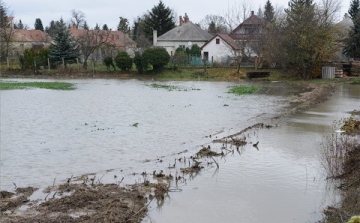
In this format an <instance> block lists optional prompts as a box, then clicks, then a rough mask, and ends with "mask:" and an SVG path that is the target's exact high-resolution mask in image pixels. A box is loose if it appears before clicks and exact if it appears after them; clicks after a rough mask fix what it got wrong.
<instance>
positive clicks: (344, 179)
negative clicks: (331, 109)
mask: <svg viewBox="0 0 360 223" xmlns="http://www.w3.org/2000/svg"><path fill="white" fill-rule="evenodd" d="M341 129H342V131H343V133H342V135H341V136H337V137H336V138H331V140H330V143H333V142H335V143H334V144H335V148H334V149H332V151H333V150H335V151H337V152H336V153H333V152H331V150H330V151H329V150H326V151H325V154H324V155H325V160H326V161H327V162H326V167H327V175H328V181H329V183H331V184H333V185H332V186H333V187H335V188H336V189H337V190H339V192H340V194H341V200H340V202H339V203H337V204H334V205H333V206H329V207H327V208H326V209H325V210H324V212H323V213H324V219H323V220H322V221H321V222H320V223H330V222H347V221H349V220H350V218H352V217H353V216H356V215H359V213H360V202H359V201H360V120H356V119H355V118H354V116H351V117H350V118H348V119H346V120H343V126H342V128H341ZM330 143H329V144H330ZM349 222H350V221H349ZM354 222H356V221H354Z"/></svg>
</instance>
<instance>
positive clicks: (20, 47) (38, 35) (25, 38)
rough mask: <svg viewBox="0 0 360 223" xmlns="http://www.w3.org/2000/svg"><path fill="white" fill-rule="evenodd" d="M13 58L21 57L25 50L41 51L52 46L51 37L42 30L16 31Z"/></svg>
mask: <svg viewBox="0 0 360 223" xmlns="http://www.w3.org/2000/svg"><path fill="white" fill-rule="evenodd" d="M13 39H14V41H13V42H12V43H13V44H14V48H15V50H14V52H13V54H14V55H13V56H19V55H21V54H23V53H24V50H25V49H31V48H32V49H41V48H46V47H49V46H50V42H51V37H50V36H49V35H48V34H46V33H45V32H43V31H41V30H26V29H14V38H13Z"/></svg>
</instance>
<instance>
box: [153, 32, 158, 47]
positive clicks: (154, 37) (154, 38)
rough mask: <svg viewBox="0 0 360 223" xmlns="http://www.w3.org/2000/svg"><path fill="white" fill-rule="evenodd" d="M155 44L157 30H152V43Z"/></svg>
mask: <svg viewBox="0 0 360 223" xmlns="http://www.w3.org/2000/svg"><path fill="white" fill-rule="evenodd" d="M156 44H157V31H156V30H154V31H153V45H154V46H156Z"/></svg>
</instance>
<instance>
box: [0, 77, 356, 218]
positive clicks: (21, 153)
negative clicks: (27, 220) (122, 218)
mask: <svg viewBox="0 0 360 223" xmlns="http://www.w3.org/2000/svg"><path fill="white" fill-rule="evenodd" d="M17 81H19V80H17ZM21 81H26V80H21ZM46 81H49V80H46ZM66 81H68V82H72V83H75V84H76V87H77V89H76V90H74V91H52V90H43V89H29V90H11V91H1V92H0V103H1V104H0V105H1V108H0V109H1V110H0V112H1V117H0V118H1V142H0V143H1V163H0V165H1V166H0V167H1V181H0V186H1V190H10V191H11V190H14V184H13V183H15V184H16V185H17V186H18V187H26V186H33V187H39V188H42V187H46V186H48V185H52V184H53V182H54V181H55V182H59V183H61V182H64V181H65V180H66V178H68V177H70V176H80V175H82V174H87V173H94V174H96V176H98V178H101V181H102V182H110V183H114V182H118V180H119V178H121V177H124V178H125V180H124V183H126V182H128V183H133V182H134V181H138V182H141V181H143V180H144V179H143V177H141V176H140V175H135V176H133V175H132V174H133V173H140V172H143V171H146V172H152V171H153V170H157V171H159V170H164V171H165V172H167V173H172V174H174V175H175V174H177V173H176V171H175V170H172V169H168V168H167V167H169V165H172V164H173V163H174V159H177V158H179V157H182V156H189V155H191V154H194V153H195V152H196V151H197V150H199V149H200V148H201V146H202V145H207V144H210V143H211V142H212V140H214V139H216V138H221V137H224V136H228V135H230V134H233V133H236V132H238V131H241V130H242V129H244V128H246V127H248V126H251V125H253V124H255V123H259V122H264V123H271V124H272V125H274V128H270V129H262V130H253V131H250V132H249V133H247V134H248V135H247V137H248V140H249V144H248V145H246V146H245V147H243V148H242V149H241V150H240V151H239V152H235V153H234V154H230V155H228V156H226V158H225V159H221V158H216V160H217V162H218V163H219V165H220V168H219V169H216V166H210V167H208V168H206V170H204V171H201V172H200V173H199V174H198V176H196V177H194V178H190V179H188V180H187V181H186V182H179V184H178V188H180V189H181V190H182V192H180V193H179V192H173V193H169V196H168V197H166V198H165V201H164V204H163V205H162V206H157V204H156V202H154V203H153V204H151V205H150V212H149V216H148V217H147V218H146V219H144V222H184V221H185V222H257V221H260V222H262V221H264V222H314V221H316V220H318V219H320V218H321V209H322V208H323V207H324V206H325V205H326V204H327V203H329V201H328V200H327V199H326V197H327V196H326V193H325V192H324V191H325V190H324V188H325V181H324V175H323V173H322V171H321V170H322V169H321V163H320V160H319V153H320V152H319V151H320V150H319V148H320V144H321V142H322V140H323V137H324V135H325V134H327V133H330V132H331V131H332V129H331V125H332V122H333V120H337V119H340V118H342V117H348V116H349V115H350V113H351V112H352V111H353V110H355V109H356V110H358V111H360V101H359V97H360V87H359V86H340V87H338V88H337V90H336V91H335V93H333V96H332V97H331V98H330V100H328V101H326V102H324V103H322V104H320V105H317V106H315V107H313V108H310V109H306V110H303V111H301V112H299V113H297V114H296V115H292V116H289V117H284V118H281V119H280V120H273V121H271V122H270V121H269V120H270V119H271V117H274V116H277V115H279V114H281V113H282V112H284V111H285V110H286V109H287V108H288V107H289V103H288V101H287V100H286V99H287V98H288V96H289V95H291V94H293V93H296V92H298V91H299V90H301V89H297V88H291V87H286V86H283V84H282V83H268V84H267V85H266V87H265V92H263V93H261V94H255V95H246V96H234V95H231V94H228V93H227V91H228V87H229V86H233V85H238V84H236V83H229V82H161V84H166V85H171V86H177V87H178V90H173V91H167V90H166V89H154V88H152V87H150V86H149V85H151V84H152V83H155V82H154V81H139V80H101V79H91V80H66ZM156 83H160V82H156ZM279 89H280V90H279ZM135 123H138V124H137V125H136V126H137V127H136V126H134V124H135ZM275 126H276V127H275ZM210 135H211V138H210ZM257 141H259V146H258V150H257V149H255V148H254V147H253V146H252V143H253V142H257ZM211 145H212V146H215V147H216V146H217V147H218V148H220V147H221V146H222V145H213V144H211ZM115 175H116V176H117V178H114V176H115Z"/></svg>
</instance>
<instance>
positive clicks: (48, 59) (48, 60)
mask: <svg viewBox="0 0 360 223" xmlns="http://www.w3.org/2000/svg"><path fill="white" fill-rule="evenodd" d="M47 62H48V69H49V70H50V58H49V57H48V58H47Z"/></svg>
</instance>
